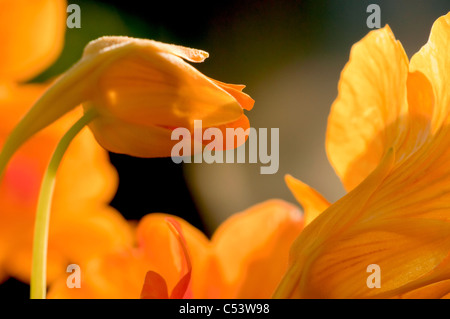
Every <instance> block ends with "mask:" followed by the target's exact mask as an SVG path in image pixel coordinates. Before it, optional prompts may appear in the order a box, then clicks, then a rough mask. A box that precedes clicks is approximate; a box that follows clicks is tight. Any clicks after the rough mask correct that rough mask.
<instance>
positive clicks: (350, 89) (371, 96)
mask: <svg viewBox="0 0 450 319" xmlns="http://www.w3.org/2000/svg"><path fill="white" fill-rule="evenodd" d="M407 75H408V59H407V57H406V54H405V52H404V50H403V48H402V46H401V44H400V43H399V42H398V41H396V40H395V38H394V35H393V34H392V32H391V30H390V28H389V27H388V26H386V27H384V28H382V29H379V30H376V31H371V32H370V33H369V34H368V35H367V36H365V37H364V38H363V39H362V40H361V41H359V42H358V43H356V44H355V45H354V46H353V47H352V50H351V53H350V60H349V62H348V63H347V64H346V66H345V68H344V70H343V71H342V74H341V78H340V81H339V95H338V97H337V99H336V100H335V101H334V103H333V105H332V108H331V112H330V116H329V118H328V129H327V140H326V149H327V154H328V158H329V160H330V162H331V164H332V165H333V167H334V169H335V170H336V173H337V174H338V176H339V177H340V178H341V180H342V182H343V184H344V186H345V188H346V189H347V190H351V189H353V188H354V187H355V186H356V185H358V184H359V183H360V182H361V181H362V180H363V179H364V178H365V177H367V176H368V175H369V173H370V172H371V171H373V170H374V169H375V167H376V166H377V165H378V164H379V163H380V161H381V159H382V157H383V155H384V154H385V153H386V151H387V150H388V148H389V147H391V146H394V145H397V143H400V142H401V141H402V140H403V138H404V136H405V133H406V131H407V119H406V118H405V115H406V114H407V107H408V106H407V103H406V80H407ZM396 149H397V150H398V147H396ZM398 157H399V158H400V155H399V154H398Z"/></svg>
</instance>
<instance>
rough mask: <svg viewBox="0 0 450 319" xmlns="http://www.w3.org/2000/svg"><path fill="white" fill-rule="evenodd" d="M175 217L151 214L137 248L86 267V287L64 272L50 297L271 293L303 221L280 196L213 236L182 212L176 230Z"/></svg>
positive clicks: (259, 295) (253, 295)
mask: <svg viewBox="0 0 450 319" xmlns="http://www.w3.org/2000/svg"><path fill="white" fill-rule="evenodd" d="M167 217H168V215H164V214H150V215H147V216H146V217H144V218H143V219H142V220H141V222H140V223H139V226H138V228H137V231H136V239H137V243H138V245H137V247H129V248H128V249H126V250H123V251H120V252H117V253H113V254H110V255H109V256H106V257H104V258H98V259H94V260H91V261H90V262H89V263H87V264H85V265H80V267H81V288H73V289H69V288H67V285H66V279H67V277H64V278H61V280H59V281H57V282H56V283H55V284H54V285H53V286H51V287H50V291H49V295H48V296H49V298H139V296H140V294H141V292H143V293H144V294H143V296H146V297H152V296H153V297H154V296H155V295H156V296H158V297H167V296H168V292H169V291H174V287H176V286H178V288H177V289H176V292H175V293H174V292H172V297H174V296H175V297H181V296H183V295H185V294H184V292H187V293H188V295H187V296H189V294H190V293H192V297H193V298H269V297H270V296H271V294H272V293H273V291H274V289H275V287H276V286H277V284H278V282H279V281H280V279H281V277H282V275H283V273H284V272H285V271H286V269H287V262H288V251H289V247H290V245H291V244H292V241H293V240H294V238H295V237H296V236H297V235H298V234H299V232H300V231H301V229H302V227H303V220H302V218H301V215H300V212H299V210H298V209H297V208H296V207H294V206H292V205H291V204H288V203H285V202H283V201H280V200H270V201H266V202H264V203H261V204H259V205H255V206H253V207H251V208H249V209H247V210H246V211H244V212H242V213H239V214H236V215H233V216H232V217H231V218H229V219H228V220H227V221H225V222H224V223H223V224H222V225H221V226H220V227H219V228H218V229H217V231H216V232H215V234H214V235H213V237H212V239H211V240H208V239H207V238H206V237H205V236H204V235H203V234H202V233H201V232H200V231H199V230H197V229H196V228H194V227H193V226H191V225H190V224H188V223H187V222H186V221H184V220H182V219H180V218H178V217H171V218H173V219H174V220H176V221H177V222H178V223H179V225H180V227H179V230H177V231H176V232H174V231H171V230H170V229H169V227H167V226H168V225H167V222H166V219H167ZM177 234H178V235H177ZM180 234H182V236H183V237H184V238H185V241H186V247H187V249H186V251H184V250H183V241H182V238H180ZM190 264H191V265H192V268H191V267H190ZM190 270H192V273H190ZM149 272H150V275H147V274H148V273H149ZM155 274H156V275H155ZM189 274H190V287H188V288H186V281H188V279H189ZM144 278H146V281H145V286H144ZM186 278H187V279H186ZM164 282H166V284H164ZM143 288H144V289H143ZM185 296H186V295H185Z"/></svg>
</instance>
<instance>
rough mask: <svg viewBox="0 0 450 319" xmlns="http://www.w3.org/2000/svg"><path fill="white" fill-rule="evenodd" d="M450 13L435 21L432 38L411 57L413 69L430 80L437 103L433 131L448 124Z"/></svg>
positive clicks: (449, 100)
mask: <svg viewBox="0 0 450 319" xmlns="http://www.w3.org/2000/svg"><path fill="white" fill-rule="evenodd" d="M449 46H450V13H448V14H447V15H445V16H442V17H440V18H439V19H437V20H436V21H435V23H434V24H433V27H432V29H431V33H430V38H429V40H428V42H427V44H425V45H424V46H423V47H422V48H421V49H420V51H419V52H417V53H416V54H415V55H414V56H413V57H412V58H411V64H410V69H411V71H420V72H422V73H423V74H425V76H426V77H427V78H428V79H429V80H430V82H431V84H432V87H433V92H434V96H435V98H436V105H439V107H438V108H436V109H435V111H434V114H433V120H432V131H433V132H435V131H436V130H437V129H438V128H439V127H440V126H441V125H443V124H448V114H449V108H450V93H449V89H448V88H449V83H450V75H449V74H448V69H449V68H450V56H449V54H448V48H449Z"/></svg>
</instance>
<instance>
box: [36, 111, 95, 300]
mask: <svg viewBox="0 0 450 319" xmlns="http://www.w3.org/2000/svg"><path fill="white" fill-rule="evenodd" d="M95 116H96V112H95V111H94V109H90V110H88V111H87V112H86V113H85V114H84V115H83V117H82V118H80V119H79V120H78V121H77V122H76V123H75V124H74V125H73V126H72V127H71V128H70V129H69V131H67V133H66V134H65V135H64V136H63V138H62V139H61V141H60V142H59V143H58V145H57V146H56V149H55V151H54V153H53V155H52V158H51V160H50V163H49V165H48V167H47V170H46V172H45V175H44V179H43V180H42V184H41V189H40V193H39V199H38V205H37V210H36V220H35V224H34V239H33V261H32V270H31V282H30V289H31V291H30V297H31V299H45V298H46V291H47V243H48V231H49V222H50V209H51V204H52V197H53V190H54V186H55V177H56V172H57V170H58V167H59V164H60V163H61V160H62V158H63V156H64V153H65V152H66V150H67V148H68V147H69V144H70V142H71V141H72V140H73V139H74V137H75V136H76V135H77V134H78V133H79V132H80V131H81V129H82V128H83V127H84V126H85V125H86V124H88V123H89V122H90V121H92V119H93V118H94V117H95Z"/></svg>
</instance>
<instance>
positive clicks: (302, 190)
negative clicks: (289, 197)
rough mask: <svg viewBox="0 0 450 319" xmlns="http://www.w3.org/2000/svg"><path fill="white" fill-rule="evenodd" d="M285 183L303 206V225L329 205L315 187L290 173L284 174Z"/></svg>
mask: <svg viewBox="0 0 450 319" xmlns="http://www.w3.org/2000/svg"><path fill="white" fill-rule="evenodd" d="M285 181H286V184H287V185H288V187H289V189H290V190H291V192H292V194H294V196H295V199H296V200H297V201H298V202H299V203H300V205H302V207H303V214H304V217H303V219H304V220H305V226H306V225H308V224H309V223H310V222H312V221H313V220H314V219H315V218H316V217H317V216H319V214H320V213H322V212H323V211H324V210H325V209H327V208H328V207H329V206H330V203H329V202H328V201H327V200H326V199H325V198H324V197H323V196H322V195H320V194H319V193H318V192H317V191H316V190H315V189H313V188H311V187H310V186H308V185H306V184H304V183H303V182H301V181H299V180H298V179H296V178H294V177H292V176H291V175H286V176H285Z"/></svg>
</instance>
